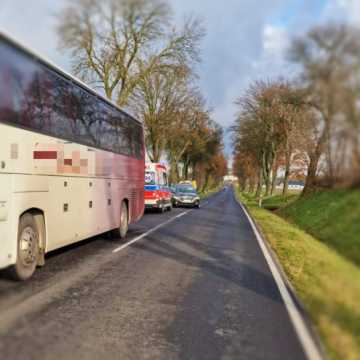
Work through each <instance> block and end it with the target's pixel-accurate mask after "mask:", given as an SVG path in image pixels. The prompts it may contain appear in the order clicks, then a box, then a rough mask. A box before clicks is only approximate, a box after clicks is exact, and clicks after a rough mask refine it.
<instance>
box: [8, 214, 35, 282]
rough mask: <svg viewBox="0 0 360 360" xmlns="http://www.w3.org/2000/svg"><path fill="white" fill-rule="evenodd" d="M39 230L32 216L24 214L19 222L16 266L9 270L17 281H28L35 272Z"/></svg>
mask: <svg viewBox="0 0 360 360" xmlns="http://www.w3.org/2000/svg"><path fill="white" fill-rule="evenodd" d="M39 235H40V234H39V228H38V225H37V222H36V220H35V218H34V216H32V215H31V214H24V215H23V216H21V218H20V221H19V230H18V248H17V259H16V264H15V265H13V266H12V267H11V268H10V269H9V273H10V276H11V277H12V278H13V279H15V280H22V281H23V280H27V279H29V278H30V277H31V276H32V275H33V274H34V272H35V269H36V265H37V262H38V258H39Z"/></svg>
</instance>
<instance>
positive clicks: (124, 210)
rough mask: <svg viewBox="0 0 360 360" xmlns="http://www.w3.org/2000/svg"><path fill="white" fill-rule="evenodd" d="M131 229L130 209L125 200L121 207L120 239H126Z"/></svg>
mask: <svg viewBox="0 0 360 360" xmlns="http://www.w3.org/2000/svg"><path fill="white" fill-rule="evenodd" d="M128 229H129V211H128V206H127V204H126V202H125V201H123V202H122V203H121V208H120V226H119V232H118V234H119V236H120V239H124V238H125V237H126V234H127V232H128Z"/></svg>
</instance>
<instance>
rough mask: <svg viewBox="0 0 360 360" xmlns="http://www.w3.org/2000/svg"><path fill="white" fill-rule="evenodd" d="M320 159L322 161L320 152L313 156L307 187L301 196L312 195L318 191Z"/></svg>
mask: <svg viewBox="0 0 360 360" xmlns="http://www.w3.org/2000/svg"><path fill="white" fill-rule="evenodd" d="M319 159H320V153H319V152H318V151H315V152H314V153H313V154H311V156H310V164H309V167H308V174H307V177H306V182H305V187H304V190H303V192H302V194H301V195H302V196H306V195H308V194H311V193H312V192H313V191H314V190H315V189H316V173H317V168H318V164H319Z"/></svg>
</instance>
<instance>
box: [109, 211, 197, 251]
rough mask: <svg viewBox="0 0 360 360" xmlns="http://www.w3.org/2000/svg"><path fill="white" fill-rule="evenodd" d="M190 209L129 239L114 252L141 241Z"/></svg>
mask: <svg viewBox="0 0 360 360" xmlns="http://www.w3.org/2000/svg"><path fill="white" fill-rule="evenodd" d="M190 211H192V210H188V211H184V212H182V213H180V214H178V215H176V216H174V217H172V218H171V219H169V220H167V221H165V222H163V223H161V224H159V225H157V226H155V227H153V228H152V229H150V230H149V231H147V232H145V233H143V234H141V235H140V236H138V237H136V238H135V239H132V240H131V241H129V242H128V243H126V244H124V245H122V246H119V247H118V248H116V249H115V250H113V253H114V254H115V253H117V252H119V251H121V250H124V249H126V248H127V247H128V246H130V245H131V244H134V243H136V242H137V241H139V240H141V239H143V238H144V237H146V236H148V235H150V234H151V233H153V232H154V231H156V230H158V229H160V228H162V227H164V226H165V225H167V224H170V223H171V222H173V221H174V220H176V219H179V218H181V217H182V216H184V215H186V214H188V213H189V212H190Z"/></svg>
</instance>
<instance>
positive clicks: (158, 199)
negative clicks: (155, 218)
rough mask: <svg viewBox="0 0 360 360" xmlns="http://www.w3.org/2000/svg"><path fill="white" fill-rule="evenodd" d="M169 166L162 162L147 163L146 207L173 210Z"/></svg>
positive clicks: (162, 210)
mask: <svg viewBox="0 0 360 360" xmlns="http://www.w3.org/2000/svg"><path fill="white" fill-rule="evenodd" d="M167 173H168V172H167V168H166V166H165V165H163V164H160V163H146V165H145V209H156V210H158V211H160V212H165V211H166V210H169V211H170V210H172V201H171V197H172V194H171V191H170V188H169V182H168V175H167Z"/></svg>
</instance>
